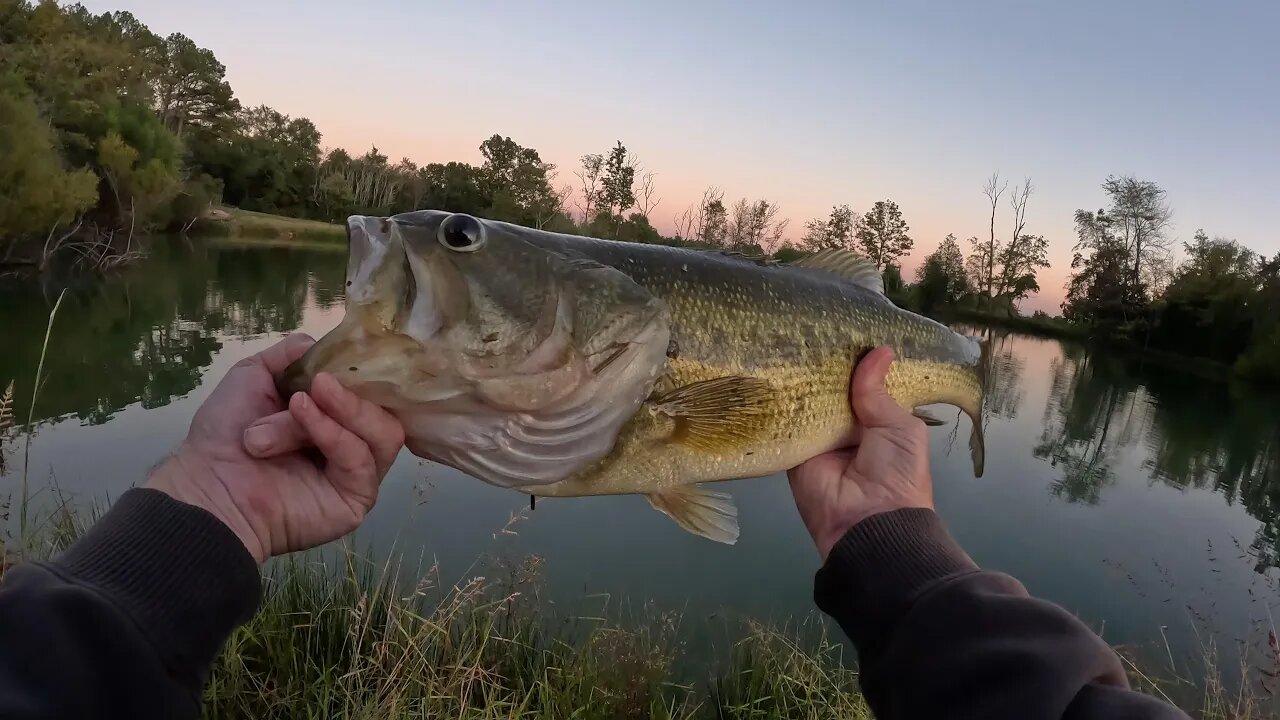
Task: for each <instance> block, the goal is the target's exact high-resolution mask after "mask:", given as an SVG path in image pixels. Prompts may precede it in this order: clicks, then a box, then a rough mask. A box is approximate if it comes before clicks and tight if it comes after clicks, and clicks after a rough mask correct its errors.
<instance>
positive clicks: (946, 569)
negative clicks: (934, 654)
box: [814, 508, 978, 656]
mask: <svg viewBox="0 0 1280 720" xmlns="http://www.w3.org/2000/svg"><path fill="white" fill-rule="evenodd" d="M977 569H978V566H977V565H976V564H974V562H973V560H971V559H970V558H969V556H968V555H966V554H965V552H964V550H962V549H961V548H960V546H959V545H957V544H956V542H955V540H953V539H952V538H951V535H950V534H948V533H947V530H946V528H945V527H943V525H942V521H941V520H940V519H939V518H938V516H937V514H935V513H934V512H933V511H932V510H926V509H923V508H908V509H903V510H894V511H891V512H886V513H880V514H877V515H872V516H871V517H869V518H867V519H866V520H863V521H862V522H860V523H858V524H857V525H855V526H853V527H852V528H850V529H849V531H848V532H846V533H845V535H844V537H842V538H840V542H838V543H836V545H835V547H833V548H832V549H831V554H830V555H828V556H827V562H826V564H824V565H823V566H822V569H821V570H819V571H818V574H817V577H816V578H815V580H814V600H815V602H817V604H818V607H819V608H821V609H822V611H823V612H825V613H827V614H828V615H830V616H831V617H832V618H834V619H835V621H836V622H838V623H839V624H840V627H841V628H842V629H843V630H844V631H845V633H846V634H847V635H848V636H849V639H850V640H852V641H853V644H854V646H856V647H857V648H858V653H859V654H860V655H863V656H865V655H866V654H868V653H878V652H879V651H880V646H881V645H882V644H883V640H884V638H885V637H887V635H888V633H889V632H890V631H891V630H892V628H893V626H894V625H895V624H896V623H897V621H898V620H900V619H901V618H902V616H903V615H905V614H906V612H907V610H909V609H910V607H911V605H912V603H914V602H915V601H916V600H917V599H918V598H919V597H920V596H921V595H922V594H923V593H924V592H925V591H926V590H928V589H930V588H932V587H935V586H937V585H938V584H939V583H940V582H942V581H944V580H947V579H948V578H952V577H955V576H957V575H961V574H967V573H969V572H973V571H976V570H977Z"/></svg>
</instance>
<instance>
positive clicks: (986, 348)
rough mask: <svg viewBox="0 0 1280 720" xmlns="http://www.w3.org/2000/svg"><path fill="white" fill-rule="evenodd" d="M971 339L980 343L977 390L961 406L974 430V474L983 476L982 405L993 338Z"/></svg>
mask: <svg viewBox="0 0 1280 720" xmlns="http://www.w3.org/2000/svg"><path fill="white" fill-rule="evenodd" d="M969 339H970V340H973V341H974V342H976V343H978V348H979V351H980V352H979V355H978V363H977V365H975V366H974V367H973V380H974V387H975V390H976V392H975V393H974V394H973V397H972V398H970V401H969V402H966V403H965V404H964V407H963V408H961V409H962V410H964V413H965V414H966V415H968V416H969V422H970V424H972V425H973V430H972V431H971V432H970V433H969V459H970V460H972V461H973V476H974V477H982V471H983V468H984V466H985V465H986V459H987V443H986V437H985V435H984V434H983V428H982V405H983V403H984V402H986V397H987V380H988V378H990V377H991V340H990V339H989V338H982V337H975V336H970V338H969Z"/></svg>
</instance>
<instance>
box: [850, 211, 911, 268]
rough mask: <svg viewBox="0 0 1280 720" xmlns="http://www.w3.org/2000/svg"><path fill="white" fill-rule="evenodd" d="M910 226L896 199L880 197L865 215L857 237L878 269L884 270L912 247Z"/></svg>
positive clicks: (895, 262)
mask: <svg viewBox="0 0 1280 720" xmlns="http://www.w3.org/2000/svg"><path fill="white" fill-rule="evenodd" d="M908 230H910V228H909V227H908V226H907V223H906V221H905V220H903V219H902V211H900V210H899V209H898V204H897V203H895V202H893V201H892V200H880V201H877V202H876V204H875V205H873V206H871V209H870V210H869V211H867V214H866V215H864V216H863V217H862V223H861V225H860V226H859V227H858V229H857V232H856V237H857V239H858V243H859V244H860V245H861V246H862V249H863V251H864V252H865V253H866V255H867V257H868V258H870V259H871V261H872V262H874V263H875V264H876V269H877V270H881V271H883V270H884V269H886V268H887V267H888V266H889V265H894V264H897V263H898V260H899V259H900V258H902V257H904V256H905V255H906V254H907V253H908V252H910V251H911V246H912V244H913V243H912V240H911V238H910V237H909V236H908V235H907V231H908Z"/></svg>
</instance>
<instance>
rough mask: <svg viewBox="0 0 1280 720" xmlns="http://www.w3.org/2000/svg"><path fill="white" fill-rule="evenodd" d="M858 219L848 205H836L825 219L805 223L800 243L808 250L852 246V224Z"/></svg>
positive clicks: (848, 247) (847, 247)
mask: <svg viewBox="0 0 1280 720" xmlns="http://www.w3.org/2000/svg"><path fill="white" fill-rule="evenodd" d="M859 220H860V218H856V217H855V216H854V214H853V210H852V209H851V208H850V207H849V206H848V205H836V206H834V207H832V208H831V215H830V216H829V217H828V218H827V219H826V220H810V221H809V222H807V223H805V232H804V235H803V236H802V237H801V238H800V245H801V246H802V247H803V248H805V249H806V250H809V251H816V250H825V249H829V248H844V249H850V248H852V247H853V233H854V225H855V224H856V223H857V222H858V221H859Z"/></svg>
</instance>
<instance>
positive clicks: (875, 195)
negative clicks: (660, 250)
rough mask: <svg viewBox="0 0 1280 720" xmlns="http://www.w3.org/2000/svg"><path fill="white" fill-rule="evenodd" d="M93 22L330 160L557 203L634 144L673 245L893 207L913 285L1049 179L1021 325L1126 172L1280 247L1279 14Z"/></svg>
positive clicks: (147, 0)
mask: <svg viewBox="0 0 1280 720" xmlns="http://www.w3.org/2000/svg"><path fill="white" fill-rule="evenodd" d="M85 5H86V6H88V7H89V8H90V9H92V10H95V11H104V10H113V9H123V10H129V11H131V12H133V13H134V14H135V15H137V16H138V17H139V18H140V19H141V20H142V21H143V22H145V23H147V24H148V25H149V26H150V27H151V29H152V30H153V31H154V32H157V33H161V34H168V33H171V32H181V33H183V34H185V35H187V36H189V37H191V38H192V39H193V40H195V41H196V42H197V43H198V44H200V45H202V46H205V47H208V48H210V49H212V50H213V51H214V52H215V54H217V56H218V58H219V59H220V60H221V61H222V62H223V63H225V64H226V66H227V78H228V80H229V81H230V82H231V85H232V88H233V89H234V90H235V92H236V95H237V97H239V98H240V100H241V102H242V103H244V104H246V105H258V104H267V105H271V106H272V107H274V108H276V109H277V110H280V111H281V112H284V113H286V114H289V115H295V116H297V115H302V116H306V117H309V118H311V119H312V120H313V121H314V122H315V123H316V125H317V126H318V127H319V129H320V131H321V132H322V133H323V134H324V141H323V144H324V145H325V146H326V147H345V148H347V149H348V150H351V151H353V152H362V151H363V150H367V149H368V148H369V147H370V146H371V145H377V147H378V148H379V150H381V151H382V152H384V153H386V154H388V155H390V156H391V157H392V159H393V160H394V159H398V158H400V157H408V158H409V159H411V160H413V161H415V162H417V163H419V164H423V163H427V162H437V161H450V160H460V161H467V162H475V163H478V162H480V159H481V158H480V153H479V150H478V146H479V144H480V142H481V141H482V140H483V139H484V138H486V137H488V136H490V135H492V134H494V133H500V134H502V135H508V136H510V137H512V138H513V139H514V140H516V141H517V142H519V143H520V144H522V145H525V146H529V147H533V148H536V149H537V150H538V151H539V152H540V153H541V155H542V157H543V159H544V160H547V161H549V162H552V163H555V164H556V165H557V166H558V168H559V176H558V179H557V185H560V184H563V183H568V182H571V181H572V182H576V179H575V178H574V177H573V170H574V168H575V167H576V165H577V162H578V160H577V159H578V158H579V157H580V156H581V155H583V154H585V153H591V152H595V153H604V152H606V151H607V150H608V148H609V147H611V146H612V145H613V144H614V142H615V141H617V140H622V141H623V142H624V143H625V144H626V145H627V147H628V148H629V149H630V150H631V151H632V152H634V153H635V154H636V155H637V156H638V157H639V159H640V161H641V162H642V164H643V165H644V167H645V168H647V169H650V170H652V171H653V172H654V173H655V174H656V175H655V183H656V185H657V187H658V195H659V196H660V197H661V198H662V200H661V203H660V205H659V206H658V208H657V210H656V211H655V212H654V213H653V221H654V224H655V225H657V226H658V227H659V229H661V230H664V231H667V232H670V231H671V229H672V228H673V223H672V218H673V217H674V215H675V214H677V213H678V212H680V211H682V210H683V209H685V208H686V207H688V206H689V205H690V204H691V203H694V202H695V201H696V200H697V199H698V198H699V197H700V195H701V192H702V189H703V188H704V187H706V186H708V185H716V186H718V187H720V188H721V189H723V190H724V192H725V199H726V202H732V201H733V200H735V199H736V198H738V197H743V196H746V197H749V198H752V199H755V198H766V199H769V200H771V201H774V202H777V203H779V204H780V205H781V206H782V213H783V214H784V215H786V216H787V217H789V218H790V219H791V226H790V231H789V233H788V234H789V235H790V236H792V237H793V238H798V237H799V235H800V234H801V232H802V231H803V226H804V222H805V221H806V220H808V219H810V218H814V217H823V216H825V215H826V214H827V213H829V212H830V209H831V207H832V206H833V205H837V204H846V203H847V204H849V205H850V206H852V207H853V208H854V209H855V210H857V211H859V212H865V211H866V210H867V209H869V208H870V207H871V205H872V204H873V203H874V202H875V201H877V200H882V199H892V200H894V201H896V202H897V203H898V205H899V207H900V208H901V209H902V211H903V215H904V217H905V219H906V221H907V222H908V223H909V224H910V227H911V232H910V234H911V236H912V237H913V238H914V239H915V250H914V252H913V254H912V257H911V258H909V259H908V260H907V261H906V262H905V263H904V270H905V271H906V273H907V274H910V273H911V272H912V271H913V270H914V268H915V267H916V266H917V265H918V264H919V262H920V259H921V258H922V257H923V256H924V255H925V254H927V253H928V252H930V251H931V250H933V249H934V248H935V247H937V245H938V243H939V242H941V240H942V239H943V238H944V237H945V236H946V234H947V233H955V234H956V235H957V236H958V237H959V238H961V239H962V240H963V239H964V238H967V237H969V236H971V235H979V234H982V233H986V232H988V223H989V213H990V208H989V206H988V205H987V204H986V203H987V201H986V198H985V197H983V195H982V192H981V191H982V187H983V185H984V183H985V181H986V178H987V177H988V176H989V175H990V174H991V173H992V172H993V171H998V172H1000V173H1001V175H1002V176H1003V177H1006V178H1008V179H1009V180H1011V181H1012V182H1011V185H1012V184H1014V183H1017V182H1021V180H1022V179H1023V178H1024V177H1031V178H1032V182H1033V184H1034V185H1035V193H1034V194H1033V195H1032V198H1031V202H1030V205H1029V208H1028V212H1027V227H1026V232H1031V233H1033V234H1038V235H1044V236H1045V237H1046V238H1048V240H1049V247H1050V255H1049V259H1050V261H1051V262H1052V264H1053V267H1052V268H1050V269H1049V270H1046V271H1042V272H1041V276H1040V286H1041V287H1042V288H1043V290H1042V292H1041V293H1040V294H1039V295H1038V296H1035V297H1032V298H1030V299H1029V300H1028V301H1026V302H1025V303H1024V304H1023V309H1024V311H1030V310H1034V309H1043V310H1046V311H1049V312H1057V310H1058V306H1059V304H1060V302H1061V300H1062V294H1063V290H1062V287H1063V284H1064V282H1065V279H1066V277H1067V274H1068V272H1069V265H1070V261H1071V255H1072V245H1073V244H1074V242H1075V233H1074V229H1073V224H1072V214H1073V212H1074V211H1075V210H1076V209H1077V208H1086V209H1097V208H1098V207H1101V206H1103V205H1105V197H1104V196H1103V193H1102V190H1101V188H1100V184H1101V183H1102V181H1103V180H1104V179H1105V178H1106V177H1107V175H1110V174H1117V175H1120V174H1129V175H1134V176H1136V177H1139V178H1141V179H1146V180H1154V181H1156V182H1158V183H1159V184H1160V185H1161V186H1163V187H1164V188H1165V189H1166V190H1167V192H1168V199H1169V202H1170V204H1171V205H1172V207H1173V209H1174V218H1173V227H1172V232H1171V234H1172V236H1173V237H1174V238H1175V239H1176V240H1179V241H1182V240H1189V239H1190V238H1191V236H1192V234H1193V233H1194V232H1195V230H1196V229H1197V228H1204V229H1205V230H1206V231H1207V232H1208V233H1209V234H1210V235H1220V236H1224V237H1229V238H1234V239H1237V240H1239V241H1241V242H1243V243H1245V244H1246V245H1248V246H1250V247H1252V248H1253V249H1255V250H1257V251H1259V252H1261V253H1264V254H1273V253H1276V252H1280V231H1277V230H1276V229H1275V227H1274V225H1273V224H1272V223H1271V221H1272V216H1273V214H1274V211H1275V210H1276V209H1278V208H1280V42H1276V38H1275V33H1276V28H1278V27H1280V2H1275V0H1235V1H1232V2H1222V3H1204V2H1186V1H1183V0H1164V1H1159V2H1157V1H1150V0H1126V1H1121V2H1117V1H1116V0H1108V1H1106V2H1096V1H1094V0H1086V1H1083V2H1073V3H1061V2H1053V3H1050V2H1043V1H1040V0H1007V1H1005V2H994V1H978V2H969V3H951V2H944V1H942V0H938V1H936V2H927V3H926V2H910V1H905V2H883V3H880V2H861V3H850V2H811V3H790V4H783V3H741V2H723V3H721V2H688V1H687V0H686V1H684V2H663V1H654V2H646V3H636V2H632V3H625V4H623V3H611V2H599V1H598V0H597V1H595V2H579V1H577V0H573V1H570V2H558V3H552V2H528V1H527V0H523V1H520V2H485V1H483V0H469V1H464V2H431V1H421V0H420V1H418V2H409V1H408V0H398V1H397V0H361V2H346V3H339V2H332V1H330V0H313V1H311V2H305V3H304V2H298V1H296V0H295V1H293V2H282V1H279V0H256V1H247V0H223V2H220V3H216V4H210V3H207V2H201V3H192V2H180V1H178V0H108V2H101V1H99V0H89V1H88V2H85ZM1003 202H1004V203H1005V204H1002V206H1001V208H1000V210H999V215H998V217H997V219H996V223H997V228H996V229H997V233H1002V234H1003V235H1004V236H1005V237H1007V236H1008V235H1009V234H1010V233H1011V231H1012V221H1013V220H1012V213H1011V212H1010V210H1009V208H1008V206H1007V196H1006V198H1005V200H1004V201H1003ZM965 249H966V250H967V247H966V248H965Z"/></svg>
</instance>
